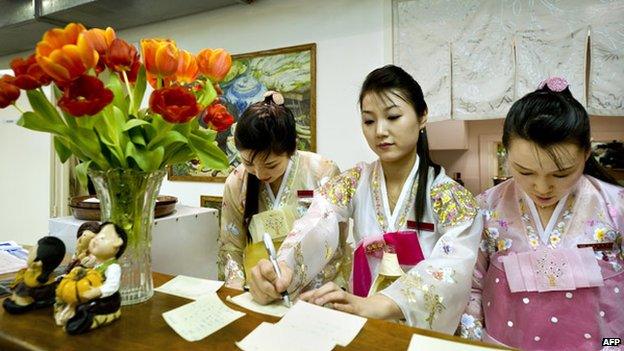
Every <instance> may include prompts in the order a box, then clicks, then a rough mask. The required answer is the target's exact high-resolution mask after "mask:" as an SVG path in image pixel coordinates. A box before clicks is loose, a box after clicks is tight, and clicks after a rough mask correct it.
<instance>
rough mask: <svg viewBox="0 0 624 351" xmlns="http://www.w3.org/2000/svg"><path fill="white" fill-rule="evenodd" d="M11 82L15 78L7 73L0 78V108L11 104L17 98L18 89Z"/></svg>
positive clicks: (18, 94)
mask: <svg viewBox="0 0 624 351" xmlns="http://www.w3.org/2000/svg"><path fill="white" fill-rule="evenodd" d="M13 82H15V78H14V77H12V76H9V75H4V76H2V78H0V108H5V107H7V106H9V105H11V104H13V103H14V102H15V100H17V98H19V96H20V89H19V88H18V87H17V86H15V85H14V84H13Z"/></svg>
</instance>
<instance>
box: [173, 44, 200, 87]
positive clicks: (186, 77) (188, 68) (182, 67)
mask: <svg viewBox="0 0 624 351" xmlns="http://www.w3.org/2000/svg"><path fill="white" fill-rule="evenodd" d="M197 73H198V67H197V59H195V56H194V55H193V54H191V53H190V52H188V51H186V50H180V59H179V61H178V70H177V71H176V81H178V82H180V83H191V82H193V81H194V80H195V78H197Z"/></svg>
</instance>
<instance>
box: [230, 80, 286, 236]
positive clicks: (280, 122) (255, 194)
mask: <svg viewBox="0 0 624 351" xmlns="http://www.w3.org/2000/svg"><path fill="white" fill-rule="evenodd" d="M234 142H235V144H236V148H237V149H238V150H251V151H252V152H251V160H248V161H250V162H253V160H254V159H255V158H256V157H257V156H259V157H262V158H266V157H268V156H269V154H271V153H274V154H276V155H282V154H287V155H288V156H289V157H290V156H292V155H293V154H294V153H295V151H296V150H297V128H296V124H295V117H294V116H293V113H292V111H290V109H289V108H288V107H286V106H284V104H283V97H282V96H281V95H280V94H279V93H275V92H274V93H272V94H268V95H267V96H266V97H265V98H264V101H259V102H256V103H254V104H252V105H251V106H249V107H248V108H247V109H246V110H245V112H243V114H242V115H241V117H240V118H239V119H238V122H237V123H236V131H235V132H234ZM259 193H260V180H259V179H258V177H256V176H255V175H253V174H251V173H248V174H247V192H246V194H245V211H244V214H243V221H244V224H245V227H246V228H248V227H249V222H250V221H251V217H253V216H254V215H255V214H256V213H258V207H259ZM247 240H248V241H251V234H250V233H249V230H247Z"/></svg>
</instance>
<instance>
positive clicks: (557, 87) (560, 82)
mask: <svg viewBox="0 0 624 351" xmlns="http://www.w3.org/2000/svg"><path fill="white" fill-rule="evenodd" d="M544 86H547V87H548V89H550V91H555V92H557V93H560V92H562V91H564V90H565V89H566V88H567V87H569V86H570V84H569V83H568V81H567V80H566V79H565V78H562V77H549V78H548V79H545V80H543V81H542V82H541V83H540V84H539V86H538V87H537V88H538V89H542V88H544Z"/></svg>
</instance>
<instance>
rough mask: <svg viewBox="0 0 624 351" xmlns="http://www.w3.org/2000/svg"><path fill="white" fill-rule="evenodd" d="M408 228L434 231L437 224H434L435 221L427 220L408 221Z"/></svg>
mask: <svg viewBox="0 0 624 351" xmlns="http://www.w3.org/2000/svg"><path fill="white" fill-rule="evenodd" d="M407 229H412V230H424V231H426V232H433V231H434V230H435V226H434V225H433V223H427V222H418V223H416V221H407Z"/></svg>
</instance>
